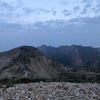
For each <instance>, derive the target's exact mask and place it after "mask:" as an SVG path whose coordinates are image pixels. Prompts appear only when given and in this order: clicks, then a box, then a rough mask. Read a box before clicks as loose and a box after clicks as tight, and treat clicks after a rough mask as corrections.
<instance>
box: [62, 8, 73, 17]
mask: <svg viewBox="0 0 100 100" xmlns="http://www.w3.org/2000/svg"><path fill="white" fill-rule="evenodd" d="M63 14H64V16H69V15H71V14H72V13H71V12H69V11H68V10H66V9H64V10H63Z"/></svg>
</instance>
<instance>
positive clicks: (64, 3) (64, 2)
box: [60, 0, 68, 5]
mask: <svg viewBox="0 0 100 100" xmlns="http://www.w3.org/2000/svg"><path fill="white" fill-rule="evenodd" d="M60 4H62V5H67V4H68V1H66V0H62V1H61V2H60Z"/></svg>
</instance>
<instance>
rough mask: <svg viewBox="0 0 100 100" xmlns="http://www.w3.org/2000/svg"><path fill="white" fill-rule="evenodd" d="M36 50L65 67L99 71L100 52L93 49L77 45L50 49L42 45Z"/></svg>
mask: <svg viewBox="0 0 100 100" xmlns="http://www.w3.org/2000/svg"><path fill="white" fill-rule="evenodd" d="M38 49H39V50H40V51H42V52H43V53H45V54H46V55H48V56H49V57H51V58H52V59H53V60H55V61H57V62H59V63H62V64H64V65H65V66H70V67H74V68H77V67H78V68H85V69H93V70H96V69H97V71H98V70H99V71H100V52H99V51H98V50H97V49H95V48H93V47H83V46H77V45H72V46H60V47H51V46H45V45H43V46H41V47H38Z"/></svg>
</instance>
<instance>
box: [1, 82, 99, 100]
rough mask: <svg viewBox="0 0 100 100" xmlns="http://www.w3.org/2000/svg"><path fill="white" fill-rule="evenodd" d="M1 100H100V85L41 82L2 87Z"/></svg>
mask: <svg viewBox="0 0 100 100" xmlns="http://www.w3.org/2000/svg"><path fill="white" fill-rule="evenodd" d="M0 100H100V84H97V83H94V84H92V83H82V84H80V83H65V82H63V83H60V82H59V83H58V82H52V83H43V82H40V83H30V84H16V85H14V86H12V87H7V86H2V87H1V88H0Z"/></svg>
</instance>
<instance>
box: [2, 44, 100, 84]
mask: <svg viewBox="0 0 100 100" xmlns="http://www.w3.org/2000/svg"><path fill="white" fill-rule="evenodd" d="M38 49H39V50H38ZM38 49H37V48H34V47H31V46H21V47H18V48H15V49H12V50H9V51H6V52H1V53H0V82H7V81H11V82H14V83H16V82H21V83H23V82H34V81H35V82H37V81H71V82H85V81H86V82H87V81H90V82H94V81H98V80H99V78H100V75H99V73H94V72H88V71H83V70H84V69H85V68H86V69H88V70H92V68H94V69H95V70H96V69H99V65H100V53H99V51H97V50H96V49H94V48H92V47H82V46H75V45H73V46H71V47H70V46H61V47H58V48H54V47H51V46H49V47H48V46H41V47H39V48H38ZM41 51H42V52H41ZM46 55H47V56H46ZM95 70H94V71H95ZM97 79H98V80H97Z"/></svg>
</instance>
